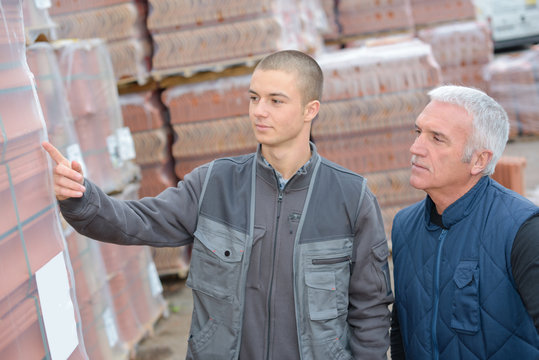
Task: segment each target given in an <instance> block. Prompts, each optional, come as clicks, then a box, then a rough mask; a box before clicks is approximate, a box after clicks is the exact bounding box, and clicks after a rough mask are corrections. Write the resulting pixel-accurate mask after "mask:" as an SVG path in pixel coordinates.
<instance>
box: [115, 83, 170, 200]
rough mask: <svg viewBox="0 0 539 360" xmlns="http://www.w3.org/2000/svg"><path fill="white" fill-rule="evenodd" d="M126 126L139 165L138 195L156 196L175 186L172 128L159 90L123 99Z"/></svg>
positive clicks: (128, 95)
mask: <svg viewBox="0 0 539 360" xmlns="http://www.w3.org/2000/svg"><path fill="white" fill-rule="evenodd" d="M120 106H121V108H122V115H123V119H124V124H125V125H126V126H128V127H129V128H130V129H131V134H132V135H133V141H134V143H135V150H136V154H137V157H136V158H135V162H136V163H137V165H139V166H140V170H141V183H140V190H139V196H140V197H145V196H155V195H157V194H159V193H160V192H161V191H163V190H165V189H166V188H167V187H170V186H176V184H177V182H178V178H177V177H176V175H175V173H174V159H173V157H172V151H171V147H172V129H171V127H170V122H169V119H168V113H167V111H166V108H165V107H164V105H163V104H162V103H161V99H160V92H159V91H156V90H154V91H147V92H142V93H133V94H124V95H121V96H120Z"/></svg>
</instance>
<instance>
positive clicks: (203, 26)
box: [147, 0, 322, 79]
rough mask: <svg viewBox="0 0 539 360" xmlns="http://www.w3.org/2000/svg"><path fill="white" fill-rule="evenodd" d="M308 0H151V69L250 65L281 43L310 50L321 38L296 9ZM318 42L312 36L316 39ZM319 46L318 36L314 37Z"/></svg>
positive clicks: (163, 71) (158, 74) (184, 70)
mask: <svg viewBox="0 0 539 360" xmlns="http://www.w3.org/2000/svg"><path fill="white" fill-rule="evenodd" d="M302 3H304V4H307V5H305V6H308V3H309V1H307V0H291V1H290V0H257V1H254V0H233V1H227V2H223V1H218V0H211V1H191V0H149V5H150V12H149V14H148V20H147V25H148V29H149V31H150V33H151V35H152V39H153V43H154V54H153V58H152V67H153V70H152V74H153V75H154V77H155V78H157V79H160V78H162V77H164V76H167V75H171V74H178V73H182V74H188V75H190V74H193V73H195V72H199V71H205V70H221V69H222V68H224V67H227V66H232V65H243V64H250V63H252V62H254V61H256V60H257V59H259V58H260V57H262V56H264V55H266V54H268V53H271V52H273V51H276V50H280V49H283V48H296V49H299V50H308V49H311V48H313V47H316V46H318V44H313V43H310V41H311V40H312V39H321V38H320V36H319V35H318V34H316V33H315V32H312V33H311V35H312V36H305V32H309V31H311V30H312V27H311V26H310V25H311V24H310V23H309V22H308V21H305V20H304V18H303V17H302V16H299V14H301V13H302V11H301V10H302ZM315 41H316V40H315ZM318 43H319V44H320V46H321V44H322V42H321V40H320V41H319V42H318Z"/></svg>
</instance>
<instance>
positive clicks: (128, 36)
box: [49, 0, 152, 85]
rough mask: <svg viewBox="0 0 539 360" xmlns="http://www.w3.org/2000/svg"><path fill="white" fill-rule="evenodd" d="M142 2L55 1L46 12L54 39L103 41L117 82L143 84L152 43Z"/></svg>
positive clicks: (145, 8)
mask: <svg viewBox="0 0 539 360" xmlns="http://www.w3.org/2000/svg"><path fill="white" fill-rule="evenodd" d="M147 11H148V9H147V2H146V1H143V0H98V1H77V0H55V1H53V2H52V6H51V8H50V10H49V13H50V14H51V17H52V20H53V21H54V22H55V23H56V24H57V25H58V28H57V36H58V39H92V38H100V39H104V40H105V41H106V43H107V46H108V49H109V52H110V57H111V60H112V64H113V69H114V72H113V74H114V78H115V79H116V81H118V82H133V81H136V82H137V83H138V84H141V85H142V84H145V83H147V82H148V81H149V78H150V70H151V63H150V61H151V56H152V43H151V39H150V37H149V33H148V30H147V28H146V24H145V21H146V14H147Z"/></svg>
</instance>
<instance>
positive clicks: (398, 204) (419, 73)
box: [312, 39, 441, 235]
mask: <svg viewBox="0 0 539 360" xmlns="http://www.w3.org/2000/svg"><path fill="white" fill-rule="evenodd" d="M318 60H319V62H320V65H321V67H322V70H323V71H324V77H325V85H324V95H323V99H322V100H323V101H322V107H321V111H320V114H319V118H318V119H316V120H315V121H314V123H313V125H312V126H313V127H312V135H313V137H314V140H315V143H316V145H317V147H318V150H319V152H320V153H321V154H322V155H323V156H325V157H327V158H328V159H329V160H332V161H335V162H336V163H338V164H341V165H343V166H345V167H347V168H349V169H351V170H353V171H356V172H358V173H360V174H362V175H365V176H366V177H367V178H368V179H369V186H370V188H371V189H372V190H373V192H374V193H375V195H376V196H377V197H378V201H379V203H380V206H381V209H382V215H383V216H384V224H385V226H386V232H387V234H388V235H389V233H390V229H391V224H392V220H393V216H394V214H395V213H396V212H397V211H398V210H399V209H401V208H402V207H404V206H406V205H409V204H411V203H413V202H415V201H418V200H420V199H422V198H423V197H424V193H423V192H421V191H418V190H415V189H413V188H412V187H411V186H410V185H409V183H408V178H409V168H410V152H409V148H410V146H411V145H412V142H413V140H414V138H415V134H414V124H415V119H416V118H417V116H418V115H419V113H420V112H421V111H422V110H423V108H424V107H425V105H427V103H428V96H427V92H428V90H430V89H432V88H433V87H435V86H437V85H439V84H440V79H441V78H440V68H439V65H438V63H437V62H436V60H435V59H434V57H433V54H432V50H431V48H430V46H429V45H427V44H425V43H423V42H422V41H420V40H417V39H415V40H410V41H403V42H401V43H396V44H390V45H380V46H372V47H361V48H352V49H344V50H341V51H339V52H336V53H328V54H325V55H323V56H320V58H319V59H318Z"/></svg>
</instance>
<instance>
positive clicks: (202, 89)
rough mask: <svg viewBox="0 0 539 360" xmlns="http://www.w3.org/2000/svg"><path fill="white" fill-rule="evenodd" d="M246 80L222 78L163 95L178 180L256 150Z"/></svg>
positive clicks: (245, 78) (247, 82)
mask: <svg viewBox="0 0 539 360" xmlns="http://www.w3.org/2000/svg"><path fill="white" fill-rule="evenodd" d="M250 78H251V77H250V76H231V77H223V78H220V79H218V80H211V81H205V82H201V83H195V84H188V85H181V86H176V87H171V88H169V89H167V90H165V91H164V92H163V95H162V98H163V103H164V104H165V106H167V108H168V109H169V113H170V123H171V125H172V128H173V130H174V133H175V141H174V144H173V147H172V155H173V156H174V160H175V162H176V175H177V176H178V177H179V178H180V179H182V178H183V177H184V176H185V174H187V173H188V172H190V171H191V170H193V169H194V168H195V167H197V166H199V165H202V164H204V163H206V162H209V161H211V160H213V159H215V158H218V157H223V156H233V155H239V154H243V153H248V152H252V151H254V150H255V149H256V145H257V142H256V139H255V137H254V135H253V131H252V128H251V123H250V121H249V95H248V90H249V81H250Z"/></svg>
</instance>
